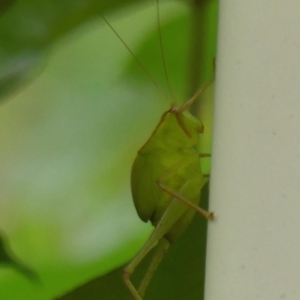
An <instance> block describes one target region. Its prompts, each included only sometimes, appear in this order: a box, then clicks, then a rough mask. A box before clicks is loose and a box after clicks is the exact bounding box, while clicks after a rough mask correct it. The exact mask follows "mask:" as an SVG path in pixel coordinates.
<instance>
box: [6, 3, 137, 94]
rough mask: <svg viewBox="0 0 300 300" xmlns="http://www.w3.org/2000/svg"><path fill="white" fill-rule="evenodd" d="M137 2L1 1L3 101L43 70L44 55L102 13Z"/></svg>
mask: <svg viewBox="0 0 300 300" xmlns="http://www.w3.org/2000/svg"><path fill="white" fill-rule="evenodd" d="M134 2H141V1H137V0H101V1H99V0H75V1H74V0H60V1H52V0H43V1H39V0H17V1H8V0H6V1H3V0H2V1H0V16H1V18H0V97H3V95H5V94H7V93H8V92H10V91H12V90H14V89H15V88H16V87H17V86H18V85H19V84H20V83H21V82H23V81H24V80H28V79H30V78H32V77H33V76H34V74H36V72H37V71H38V70H39V69H40V67H41V63H42V61H43V59H44V54H45V51H47V50H49V48H50V47H51V46H53V44H54V43H55V42H57V41H58V40H59V39H60V38H61V37H63V36H64V35H66V34H67V33H69V32H71V31H73V30H75V29H76V28H78V27H80V26H82V25H83V24H84V23H86V22H88V21H91V20H92V19H95V18H99V17H100V15H101V13H108V12H109V11H117V10H118V9H120V8H121V7H122V6H126V5H130V4H132V3H134Z"/></svg>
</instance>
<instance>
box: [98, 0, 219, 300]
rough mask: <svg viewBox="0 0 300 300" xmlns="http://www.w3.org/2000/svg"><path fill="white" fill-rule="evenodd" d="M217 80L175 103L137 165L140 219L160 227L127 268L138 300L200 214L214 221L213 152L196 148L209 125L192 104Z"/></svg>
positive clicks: (135, 180) (135, 177) (135, 196)
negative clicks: (209, 173)
mask: <svg viewBox="0 0 300 300" xmlns="http://www.w3.org/2000/svg"><path fill="white" fill-rule="evenodd" d="M157 5H158V4H157ZM103 19H104V21H105V22H106V23H107V24H108V26H109V27H110V28H111V29H112V30H113V31H114V32H115V34H116V35H117V36H118V38H119V39H120V40H121V42H122V43H123V44H124V45H125V47H126V48H127V49H128V50H129V52H130V53H131V54H132V56H133V57H134V58H135V60H136V61H137V62H138V63H139V64H140V66H141V67H142V68H143V69H144V71H145V72H146V73H147V74H148V72H147V71H146V70H145V68H144V67H143V65H142V64H141V62H140V61H139V60H138V59H137V58H136V56H135V55H134V54H133V53H132V51H131V50H130V49H129V47H128V46H127V44H126V43H125V42H124V41H123V40H122V38H121V37H120V36H119V34H118V33H117V32H116V31H115V30H114V28H112V26H111V25H110V23H109V22H108V21H107V20H106V19H105V18H104V17H103ZM160 37H161V33H160ZM160 40H161V39H160ZM161 49H162V44H161ZM163 61H164V58H163ZM164 68H165V64H164ZM165 73H166V68H165ZM151 80H152V79H151ZM152 81H153V80H152ZM167 81H168V79H167ZM212 82H213V80H210V81H208V82H207V83H206V84H205V85H204V86H203V87H202V88H201V89H200V90H198V91H197V92H196V93H195V95H194V96H193V97H192V98H190V99H189V100H188V101H187V102H185V103H184V104H183V105H181V106H172V107H171V108H170V109H169V110H167V111H166V112H165V113H164V114H163V115H162V117H161V119H160V121H159V123H158V125H157V126H156V128H155V129H154V131H153V133H152V134H151V136H150V138H149V139H148V140H147V142H146V143H145V144H144V145H143V146H142V147H141V149H140V150H139V151H138V153H137V156H136V158H135V161H134V163H133V166H132V170H131V192H132V198H133V201H134V205H135V208H136V211H137V213H138V215H139V217H140V219H141V220H142V221H144V222H148V221H151V223H152V225H153V226H154V231H153V232H152V234H151V236H150V237H149V239H148V241H147V242H146V244H145V245H144V246H143V248H142V249H141V250H140V252H138V254H137V255H136V256H135V257H134V258H133V259H132V260H131V262H130V263H129V264H128V265H127V266H126V267H125V268H124V270H123V280H124V282H125V284H126V286H127V288H128V289H129V291H130V293H131V295H132V297H133V298H134V299H135V300H142V299H143V297H144V294H145V291H146V289H147V287H148V285H149V283H150V281H151V278H152V276H153V274H154V272H155V270H156V268H157V267H158V265H159V263H160V261H161V260H162V258H163V256H164V254H165V253H166V252H167V250H168V248H169V247H170V245H171V244H172V243H174V242H175V241H176V240H177V239H178V237H179V236H180V235H181V234H182V233H184V231H185V230H186V229H187V227H188V226H189V224H190V222H191V221H192V218H193V217H194V215H195V213H198V214H200V215H202V216H204V217H205V218H207V219H209V220H213V219H214V214H213V213H212V212H207V211H205V210H203V209H202V208H200V207H199V206H198V203H199V200H200V194H201V189H202V187H203V185H204V183H205V175H203V173H202V171H201V166H200V160H201V157H203V156H209V155H207V154H199V153H198V151H197V149H196V148H197V145H198V140H199V134H201V133H203V130H204V126H203V124H202V122H201V121H200V120H198V119H197V118H196V117H194V116H193V115H192V114H191V113H189V112H188V109H189V108H190V106H191V105H192V104H193V103H194V102H195V101H196V100H197V98H198V97H199V95H200V94H202V93H203V91H204V90H205V89H206V88H207V87H208V86H209V85H210V84H211V83H212ZM154 247H156V252H155V254H154V256H153V259H152V263H151V265H150V267H149V269H148V271H147V272H146V274H145V276H144V278H143V279H142V281H141V283H140V286H139V287H138V288H136V287H135V286H134V285H133V283H132V282H131V280H130V277H131V275H132V274H133V273H134V271H135V269H136V267H137V266H138V265H139V264H140V262H141V261H142V260H143V259H144V257H145V256H146V255H147V254H148V253H149V251H150V250H151V249H153V248H154Z"/></svg>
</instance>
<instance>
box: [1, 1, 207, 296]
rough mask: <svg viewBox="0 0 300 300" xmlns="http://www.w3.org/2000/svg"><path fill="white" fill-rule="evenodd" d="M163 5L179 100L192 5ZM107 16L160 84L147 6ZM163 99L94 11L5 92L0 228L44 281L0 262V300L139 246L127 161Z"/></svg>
mask: <svg viewBox="0 0 300 300" xmlns="http://www.w3.org/2000/svg"><path fill="white" fill-rule="evenodd" d="M160 8H161V20H162V29H163V41H164V47H165V51H166V52H165V55H166V57H167V65H168V71H169V74H170V81H171V85H172V86H173V87H176V88H174V93H175V94H176V97H177V96H178V98H177V99H176V100H177V102H180V101H182V100H184V99H185V98H184V97H185V96H184V95H186V91H187V87H186V85H185V83H186V76H187V73H188V69H187V63H188V59H187V58H188V55H187V51H188V46H187V44H188V39H189V26H188V25H189V22H188V20H189V9H188V7H187V6H186V5H184V4H183V3H180V2H167V3H162V4H161V6H160ZM106 17H107V18H108V19H109V21H110V22H111V23H112V25H113V26H114V27H115V29H116V30H117V32H118V33H119V34H120V36H122V38H123V39H124V40H125V41H126V42H127V43H128V45H129V47H130V48H131V49H132V50H133V52H135V53H137V54H138V56H139V57H140V58H141V60H142V61H143V63H144V64H145V65H146V68H147V69H148V70H149V71H150V72H151V74H152V75H153V77H154V78H155V79H157V80H158V81H159V82H160V84H162V85H163V88H164V85H165V83H164V82H163V80H164V79H163V70H162V64H161V61H160V60H159V59H160V58H159V57H160V56H159V55H160V54H159V53H160V52H159V51H160V49H159V44H158V38H157V23H156V17H157V15H156V3H154V1H153V3H152V4H151V5H150V4H149V3H148V5H144V6H142V5H135V6H133V7H131V8H130V9H127V10H126V11H125V10H123V11H118V14H116V13H115V14H109V15H107V16H106ZM174 27H175V28H176V31H174ZM170 103H171V101H170V100H167V99H166V98H164V97H162V95H160V94H159V93H158V92H157V90H156V89H155V87H153V85H152V84H151V82H150V81H149V79H148V78H147V77H146V76H145V75H144V74H143V72H142V71H141V70H140V69H139V67H138V66H137V64H136V62H135V61H134V60H133V58H132V57H131V56H130V54H129V53H128V51H127V50H126V49H125V48H124V46H123V45H122V44H121V43H120V41H119V40H118V38H117V37H116V36H115V34H114V33H113V32H112V31H111V30H110V29H109V28H108V26H107V25H106V24H105V23H104V22H103V20H102V19H101V18H98V19H95V20H94V21H91V22H88V23H86V24H85V25H84V26H82V27H81V28H80V29H79V30H76V31H75V32H73V33H72V34H69V35H68V36H66V37H65V38H63V39H61V40H60V41H59V42H58V43H56V44H55V45H54V46H53V47H52V48H51V49H49V50H48V53H47V55H46V56H45V57H44V59H43V62H42V64H41V65H40V66H39V70H38V72H37V74H36V77H35V79H34V80H32V81H30V82H29V83H27V84H26V85H25V86H22V87H21V88H19V90H18V91H17V92H13V93H11V94H10V95H9V96H8V97H7V99H6V101H5V102H4V103H3V104H2V106H1V110H0V128H1V129H0V178H1V183H2V184H1V190H0V228H1V230H2V231H3V232H5V234H6V235H7V236H8V238H9V240H10V246H11V248H12V250H13V251H14V253H15V254H16V255H17V256H18V257H19V258H20V259H22V261H24V262H26V264H28V265H29V266H30V267H31V268H32V269H34V270H35V271H36V272H38V274H39V275H40V277H41V280H42V285H43V286H37V285H33V284H32V283H31V282H30V281H28V280H27V279H26V278H24V277H22V276H21V275H20V274H18V273H17V272H15V271H14V270H13V269H9V268H0V299H6V300H10V299H13V300H17V299H22V300H25V299H30V300H32V299H41V300H44V299H45V300H48V299H51V298H53V296H55V295H58V294H61V293H63V291H65V290H66V289H69V288H72V287H73V286H74V285H76V284H79V283H81V282H84V281H87V280H88V279H90V278H93V277H95V276H97V275H101V274H104V273H105V272H107V271H109V270H111V269H113V268H115V267H117V266H120V265H121V264H123V263H124V262H126V261H128V260H129V258H131V257H132V256H133V254H134V253H136V251H137V250H138V249H139V248H140V247H141V245H142V244H143V242H144V241H145V240H146V239H147V236H148V235H149V233H150V231H151V226H150V225H149V224H144V223H142V222H141V221H140V220H139V218H138V216H137V214H136V212H135V209H134V206H133V203H132V200H131V195H130V185H129V182H130V169H131V164H132V162H133V160H134V158H135V155H136V152H137V150H138V149H139V148H140V147H141V146H142V145H143V143H144V142H145V141H146V140H147V138H148V137H149V136H150V134H151V132H152V130H153V128H154V127H155V126H156V124H157V122H158V120H159V118H160V116H161V114H162V112H163V111H165V110H167V109H168V108H169V107H170ZM210 109H211V108H209V110H210ZM207 123H209V122H205V125H206V129H207V127H208V128H209V127H210V125H208V126H207ZM208 131H209V129H208ZM209 151H210V150H209V146H208V149H207V151H205V152H209ZM206 169H208V167H206ZM16 286H17V287H18V288H16Z"/></svg>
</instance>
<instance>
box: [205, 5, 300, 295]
mask: <svg viewBox="0 0 300 300" xmlns="http://www.w3.org/2000/svg"><path fill="white" fill-rule="evenodd" d="M220 2H221V3H220V20H219V44H218V56H217V79H216V106H215V124H214V125H215V127H214V141H213V159H212V176H211V201H210V209H211V210H213V211H215V213H216V215H217V219H216V221H215V222H214V223H211V224H210V225H209V241H208V262H207V282H206V298H205V299H206V300H221V299H222V300H227V299H228V300H229V299H230V300H254V299H263V300H275V299H292V300H296V299H300V1H299V0H289V1H279V0H272V1H271V0H259V1H258V0H252V1H241V0H221V1H220Z"/></svg>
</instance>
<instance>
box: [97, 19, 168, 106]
mask: <svg viewBox="0 0 300 300" xmlns="http://www.w3.org/2000/svg"><path fill="white" fill-rule="evenodd" d="M101 16H102V19H103V20H104V21H105V23H106V24H107V25H108V26H109V27H110V29H111V30H112V31H113V32H114V33H115V35H116V36H117V37H118V38H119V40H120V41H121V43H122V44H123V45H124V46H125V47H126V49H127V50H128V51H129V53H130V54H131V56H132V57H133V58H134V59H135V60H136V62H137V63H138V64H139V66H140V68H141V69H142V70H143V72H144V73H145V75H146V76H147V77H148V78H149V79H150V80H151V82H152V83H153V85H154V86H155V87H156V89H157V90H158V92H159V93H160V94H161V95H162V96H163V97H164V98H165V99H167V100H168V101H169V98H168V97H167V95H166V94H165V92H164V91H163V90H162V88H161V87H160V86H159V84H158V83H157V82H156V81H155V80H154V79H153V77H152V76H151V74H150V73H149V72H148V70H147V69H146V68H145V66H144V65H143V64H142V62H141V61H140V60H139V59H138V57H137V56H136V55H135V54H134V53H133V52H132V50H131V49H130V48H129V46H128V45H127V44H126V42H125V41H124V40H123V39H122V38H121V36H120V35H119V34H118V32H117V31H116V30H115V29H114V27H113V26H112V25H111V24H110V23H109V22H108V20H107V19H106V18H105V17H104V16H103V15H101Z"/></svg>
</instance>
